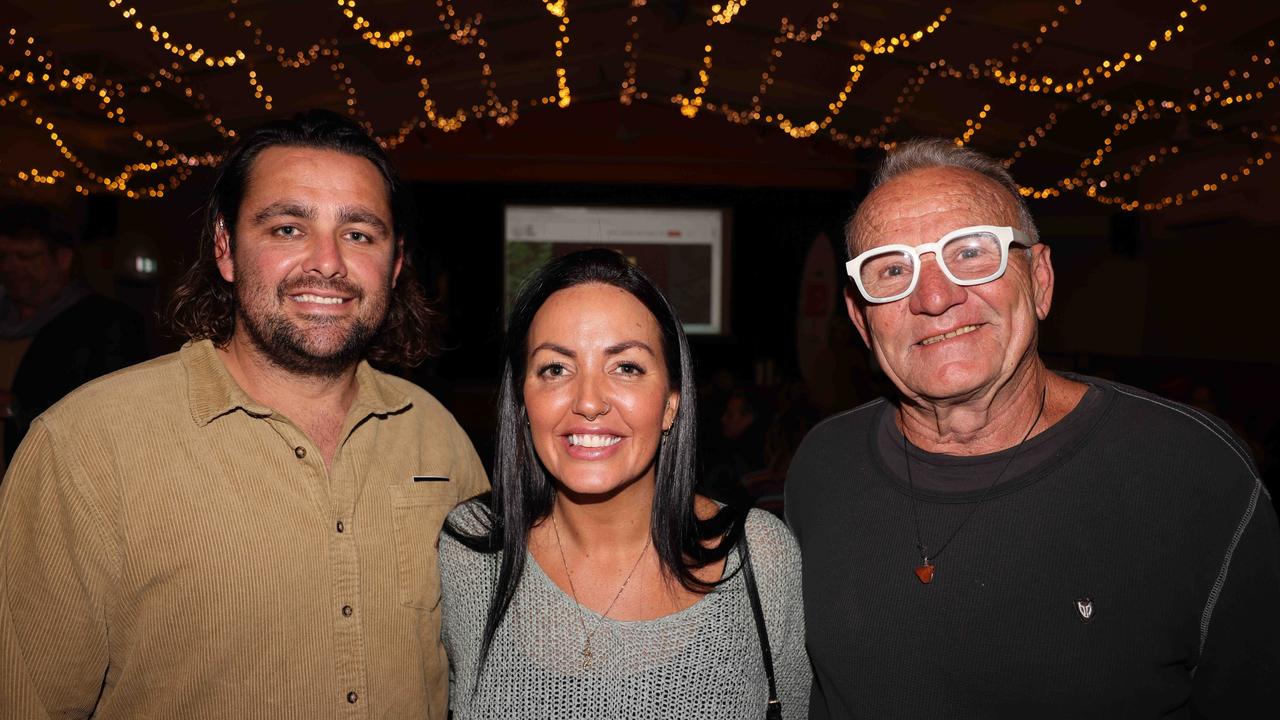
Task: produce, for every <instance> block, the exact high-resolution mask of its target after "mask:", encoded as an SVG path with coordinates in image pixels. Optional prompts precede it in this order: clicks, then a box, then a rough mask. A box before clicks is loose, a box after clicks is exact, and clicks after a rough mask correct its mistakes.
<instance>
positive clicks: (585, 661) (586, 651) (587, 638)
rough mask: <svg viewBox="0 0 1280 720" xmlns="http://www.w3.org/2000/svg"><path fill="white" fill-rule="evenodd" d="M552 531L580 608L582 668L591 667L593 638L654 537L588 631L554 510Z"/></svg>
mask: <svg viewBox="0 0 1280 720" xmlns="http://www.w3.org/2000/svg"><path fill="white" fill-rule="evenodd" d="M551 529H552V530H553V531H555V534H556V548H557V549H558V550H560V564H561V565H563V566H564V574H565V577H567V578H569V592H571V593H573V602H574V603H575V604H576V605H577V606H578V624H579V625H581V626H582V634H583V638H584V639H583V642H582V667H584V668H587V667H591V660H592V659H593V658H594V656H595V654H594V653H593V652H591V638H593V637H595V636H596V633H598V632H600V627H601V626H603V625H604V619H605V618H607V617H609V611H611V610H613V606H614V605H616V604H617V603H618V598H620V597H622V591H623V590H626V589H627V583H629V582H631V576H632V575H635V574H636V568H638V567H640V560H641V559H642V558H644V554H645V552H647V551H648V550H649V543H650V542H652V541H653V538H652V537H648V538H645V541H644V547H642V548H640V555H639V556H638V557H636V562H635V564H634V565H632V566H631V572H629V573H627V577H626V579H624V580H623V581H622V587H620V588H618V592H617V593H616V594H615V595H614V596H613V600H612V601H610V602H609V607H607V608H605V609H604V612H602V613H600V619H598V620H596V623H595V627H593V628H591V630H590V631H589V632H588V631H587V621H586V620H583V619H582V613H583V610H582V603H581V602H579V601H578V589H577V588H575V587H574V586H573V573H571V572H569V563H568V561H567V560H565V558H564V545H561V544H560V526H559V525H557V524H556V514H555V511H554V510H553V511H552V513H551Z"/></svg>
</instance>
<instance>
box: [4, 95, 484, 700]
mask: <svg viewBox="0 0 1280 720" xmlns="http://www.w3.org/2000/svg"><path fill="white" fill-rule="evenodd" d="M412 223H413V217H412V213H411V210H410V208H409V205H408V197H407V190H406V188H405V187H404V186H403V185H402V184H401V183H400V181H399V180H398V178H397V176H396V174H395V171H394V169H393V168H392V167H391V164H390V162H389V161H388V159H387V157H386V155H385V153H384V152H383V151H382V149H381V148H380V147H379V146H378V144H377V143H376V142H375V141H374V140H373V139H372V138H370V137H369V136H368V135H367V134H366V133H365V132H364V131H363V130H362V129H361V128H360V127H359V126H358V125H356V124H354V123H352V122H351V121H349V120H347V119H345V118H343V117H341V116H339V115H337V114H334V113H330V112H326V111H310V112H306V113H302V114H299V115H298V116H296V117H294V118H292V119H290V120H284V121H278V122H274V123H270V124H268V125H266V126H264V127H262V128H260V129H258V130H256V131H254V132H251V133H249V134H247V135H245V136H244V137H243V139H242V140H241V141H240V142H239V143H238V144H237V145H236V147H235V148H234V149H233V150H232V151H231V152H230V153H229V154H228V155H227V157H226V159H225V160H224V161H223V163H222V167H221V169H220V173H219V176H218V179H217V182H216V184H215V186H214V190H213V194H212V197H211V199H210V202H209V206H208V208H207V215H206V228H205V234H204V237H203V239H202V243H201V250H200V255H199V257H198V258H197V259H196V261H195V264H194V266H193V267H192V268H191V269H190V271H189V272H188V273H187V275H186V277H185V278H184V281H183V283H182V285H181V286H180V287H179V289H178V290H177V292H176V293H175V297H174V300H173V303H172V305H171V311H172V320H173V324H174V326H175V327H176V328H178V329H179V330H181V331H183V332H185V333H186V335H187V336H188V337H189V338H190V339H191V341H190V342H189V343H187V344H186V345H185V346H184V347H183V348H182V349H181V350H179V351H178V352H177V353H174V354H171V355H168V356H165V357H161V358H157V359H155V360H152V361H150V362H147V363H144V364H141V365H136V366H134V367H132V368H129V369H126V370H124V371H121V372H119V373H116V374H114V375H112V376H110V377H108V378H104V379H100V380H97V381H95V382H92V383H89V384H88V385H85V386H84V387H82V388H80V389H79V390H77V391H76V392H74V393H72V394H71V395H70V396H68V397H67V398H66V399H64V400H63V401H62V402H61V403H59V404H57V405H55V406H54V407H53V408H52V409H50V410H48V411H47V412H45V413H44V414H43V415H42V416H40V417H39V418H38V419H37V420H36V421H35V422H34V423H33V424H32V426H31V430H30V432H29V433H28V435H27V437H26V439H25V440H24V441H23V443H22V445H21V447H20V448H19V450H18V452H17V455H16V457H15V458H14V462H13V464H12V465H11V466H10V469H9V473H8V476H7V478H6V480H5V482H4V484H3V485H2V486H0V717H4V718H13V719H15V720H16V719H18V718H51V717H58V718H65V717H89V716H92V717H94V718H104V719H108V720H109V719H110V718H134V717H152V718H179V717H192V718H248V717H263V718H267V717H270V718H277V717H280V718H370V717H378V718H401V717H405V718H407V717H414V718H422V717H428V718H444V717H445V714H446V699H447V697H446V696H447V672H448V668H447V664H446V660H445V656H444V652H443V649H442V646H441V644H440V639H439V615H438V604H439V601H440V583H439V578H438V576H437V569H436V551H435V539H436V537H437V535H438V534H439V531H440V526H441V524H442V522H443V520H444V516H445V514H446V513H447V512H448V511H449V509H450V508H452V507H453V506H454V505H455V504H456V503H457V502H458V501H460V500H463V499H466V498H468V497H471V496H473V495H475V494H477V493H479V492H481V491H483V490H484V489H485V488H486V486H487V481H486V479H485V474H484V469H483V467H482V466H481V464H480V462H479V460H478V458H477V456H476V454H475V451H474V449H473V448H472V446H471V443H470V441H469V440H468V438H467V436H466V434H465V433H464V432H463V431H462V430H461V429H460V428H459V426H458V425H457V423H456V422H455V421H454V419H453V418H452V416H451V415H450V414H449V413H448V412H447V411H445V409H444V408H443V407H441V406H440V404H439V403H437V402H436V401H435V400H434V399H433V398H432V397H431V396H430V395H428V394H427V393H426V392H424V391H423V390H421V389H420V388H418V387H416V386H414V385H413V384H411V383H409V382H406V381H404V380H401V379H399V378H397V377H394V376H392V375H389V374H385V373H383V372H380V371H378V370H375V369H374V368H373V367H371V366H370V362H369V361H372V362H373V363H375V364H378V365H381V366H384V367H386V366H392V365H411V364H414V363H416V362H420V361H421V360H422V359H423V357H424V356H425V354H426V353H427V352H428V351H429V350H430V349H431V347H430V343H429V335H428V331H429V329H430V328H429V326H430V324H431V321H432V319H433V315H432V312H431V310H430V309H429V307H428V306H427V304H426V302H425V299H424V296H423V293H422V289H421V286H420V285H419V283H418V282H417V278H416V277H415V275H414V271H413V269H412V267H411V266H410V248H409V247H408V246H407V245H406V243H407V242H408V236H409V235H410V232H409V231H410V228H411V226H412Z"/></svg>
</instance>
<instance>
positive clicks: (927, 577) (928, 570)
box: [553, 385, 1049, 585]
mask: <svg viewBox="0 0 1280 720" xmlns="http://www.w3.org/2000/svg"><path fill="white" fill-rule="evenodd" d="M1048 396H1049V386H1048V385H1045V386H1044V390H1042V391H1041V393H1040V410H1039V411H1037V412H1036V419H1035V420H1032V421H1031V427H1029V428H1027V432H1026V434H1025V435H1023V436H1022V439H1021V440H1019V441H1018V444H1017V445H1016V446H1014V448H1013V453H1012V454H1011V455H1010V456H1009V460H1008V461H1007V462H1005V464H1004V467H1002V468H1000V472H999V473H997V474H996V476H995V477H994V478H992V480H991V484H990V485H987V489H986V490H983V491H982V495H980V496H979V497H978V502H976V503H974V504H973V507H972V508H970V509H969V514H968V515H965V516H964V519H963V520H961V521H960V524H959V525H957V526H956V527H955V529H954V530H952V531H951V534H950V535H948V536H947V539H946V540H945V541H943V543H942V545H941V546H939V547H938V549H937V550H935V551H933V553H932V554H930V553H929V549H928V548H927V547H925V544H924V541H923V540H922V539H921V536H920V507H919V502H918V501H917V500H916V486H915V483H914V482H912V480H911V453H909V452H908V451H907V442H908V440H907V435H906V433H903V434H902V457H903V460H905V461H906V464H907V488H908V489H909V490H910V491H911V513H912V516H913V517H914V518H915V526H916V550H917V551H918V552H919V553H920V564H919V565H918V566H916V568H915V573H916V577H917V578H918V579H919V580H920V582H922V583H924V584H925V585H928V584H929V583H931V582H933V576H934V574H935V572H936V571H937V569H938V566H936V565H934V564H933V563H932V562H930V560H937V559H938V556H939V555H941V554H942V551H943V550H946V549H947V546H948V545H950V544H951V541H952V540H953V539H955V536H956V534H957V533H959V532H960V528H962V527H964V526H965V524H966V523H968V522H969V518H972V517H973V515H974V513H976V512H978V507H979V506H981V505H982V501H983V500H986V499H987V495H988V494H989V493H990V492H991V489H992V488H994V487H995V486H996V483H998V482H1000V478H1002V477H1004V474H1005V472H1006V471H1007V470H1008V469H1009V466H1010V465H1012V464H1013V461H1014V459H1015V458H1017V457H1018V453H1019V452H1021V450H1022V446H1023V444H1025V443H1026V442H1027V438H1029V437H1031V431H1032V430H1035V429H1036V425H1037V424H1039V422H1040V416H1041V415H1043V414H1044V404H1045V400H1046V399H1047V398H1048ZM898 412H899V413H901V412H902V411H901V410H899V411H898ZM553 519H554V518H553ZM570 582H572V581H570Z"/></svg>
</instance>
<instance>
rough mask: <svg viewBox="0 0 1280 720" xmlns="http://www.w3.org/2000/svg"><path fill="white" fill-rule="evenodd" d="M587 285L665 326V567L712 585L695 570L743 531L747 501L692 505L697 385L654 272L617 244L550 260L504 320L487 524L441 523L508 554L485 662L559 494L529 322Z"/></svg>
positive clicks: (720, 555) (660, 519)
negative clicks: (536, 426) (532, 425)
mask: <svg viewBox="0 0 1280 720" xmlns="http://www.w3.org/2000/svg"><path fill="white" fill-rule="evenodd" d="M587 284H601V285H610V286H613V287H616V288H620V289H622V290H625V291H626V292H628V293H630V294H631V295H632V296H633V297H635V298H636V299H637V300H639V301H640V302H641V303H642V304H643V305H644V306H645V307H646V308H648V310H649V312H651V313H653V317H654V319H655V320H656V321H657V323H658V327H659V329H660V331H661V336H662V356H663V359H664V360H665V362H666V368H667V377H668V381H669V382H670V384H671V389H673V390H678V391H679V393H680V407H679V410H678V412H677V413H676V419H675V422H674V423H673V424H672V426H671V430H670V432H669V433H668V434H667V436H666V437H665V438H664V439H663V440H662V442H661V444H660V446H659V448H658V461H657V470H656V474H655V475H656V487H655V491H654V498H653V509H652V512H651V515H650V524H649V527H650V534H651V536H652V541H653V546H654V549H655V550H656V551H657V553H658V558H659V560H660V561H661V563H662V567H663V569H664V570H665V571H666V573H667V574H668V575H669V576H670V577H672V578H673V579H675V580H677V581H678V582H679V583H680V584H681V585H682V586H684V587H685V588H687V589H688V590H690V591H692V592H708V591H710V590H711V589H713V588H714V587H715V586H716V585H718V584H719V583H720V582H723V580H721V581H717V582H705V581H703V580H701V579H700V578H698V577H697V575H695V571H696V570H698V569H700V568H702V567H705V566H707V565H709V564H711V563H713V562H717V561H720V560H723V559H724V558H725V557H726V556H727V555H728V553H729V552H730V551H731V550H732V549H733V548H734V546H735V545H736V544H737V542H738V540H739V538H740V537H741V535H742V532H743V522H744V520H745V517H746V513H747V511H748V510H749V508H748V507H725V508H722V509H721V510H720V511H719V512H718V513H717V514H716V515H714V516H712V517H710V518H708V519H705V520H700V519H699V518H698V516H697V514H696V512H695V508H694V483H695V480H696V478H695V473H696V468H697V457H696V453H697V387H696V383H695V379H694V375H693V359H692V355H691V353H690V351H689V341H688V339H687V338H686V337H685V333H684V328H683V326H682V325H681V323H680V320H679V318H678V317H676V313H675V310H674V309H673V308H672V307H671V304H670V303H669V302H668V301H667V299H666V297H664V296H663V294H662V292H661V291H660V290H658V288H657V286H656V285H654V283H653V281H652V280H650V279H649V278H648V276H646V275H645V274H644V273H643V272H641V271H640V270H639V269H638V268H636V267H635V266H634V265H632V264H631V263H630V262H628V261H627V259H626V258H625V257H624V256H623V255H621V254H620V253H618V252H615V251H613V250H607V249H600V248H597V249H591V250H583V251H579V252H575V253H571V254H568V255H565V256H563V257H560V258H557V259H554V260H552V261H550V262H548V263H547V264H546V265H545V266H543V267H542V269H541V270H539V272H537V273H536V274H535V275H533V276H532V277H530V278H529V279H528V280H527V281H525V283H524V285H522V286H521V288H520V292H519V293H518V295H517V298H516V301H515V305H514V307H513V308H512V311H511V317H510V319H509V321H508V324H507V337H506V343H505V347H504V357H505V362H504V366H503V370H502V379H501V387H500V389H499V396H498V430H497V434H496V437H495V449H494V462H493V478H492V480H493V490H492V491H491V492H490V493H489V494H488V495H486V496H484V498H483V500H484V503H483V506H482V507H483V508H484V510H480V511H479V512H478V513H476V516H475V517H473V518H472V519H473V520H475V521H476V522H477V523H478V524H479V526H480V527H482V528H484V530H483V531H481V532H479V533H474V532H469V531H468V530H467V529H464V528H462V527H459V526H457V525H455V524H454V523H453V522H452V521H449V522H447V523H446V524H445V527H444V530H445V532H446V533H447V534H448V535H449V536H450V537H452V538H454V539H456V540H458V541H459V542H460V543H462V544H463V545H465V546H466V547H468V548H470V549H472V550H474V551H477V552H482V553H495V552H500V551H504V550H506V551H507V552H503V553H502V561H501V568H500V570H499V573H498V580H497V584H496V585H495V587H494V594H493V597H492V598H491V599H490V603H489V612H488V617H487V619H486V621H485V629H484V640H483V642H482V644H481V648H480V666H479V667H480V668H481V669H482V668H483V667H484V663H485V660H486V659H487V657H488V655H489V650H490V646H491V645H492V643H493V638H494V635H495V634H496V633H497V630H498V626H499V625H501V624H502V620H503V618H504V617H505V615H506V612H507V609H508V608H509V607H510V605H511V601H512V599H513V598H514V597H515V592H516V588H517V587H518V585H519V583H520V578H521V576H522V575H523V573H524V563H525V554H526V550H527V548H528V543H529V532H530V530H532V528H533V527H534V526H535V525H537V524H538V523H540V522H542V521H543V520H545V519H546V518H547V517H548V516H549V515H550V513H551V508H552V505H553V503H554V501H555V496H556V489H555V485H554V484H553V483H552V478H551V477H550V476H549V475H548V473H547V471H546V470H545V469H544V467H543V465H542V462H541V461H540V460H539V459H538V455H537V452H536V450H535V448H534V444H533V438H532V437H531V436H530V434H529V428H528V425H527V424H526V423H525V417H526V414H525V405H524V377H525V372H526V369H527V368H526V363H527V360H528V352H529V351H528V339H529V328H530V326H531V325H532V324H533V318H534V316H535V315H536V314H537V312H538V310H539V309H540V308H541V307H542V306H543V304H544V303H546V301H547V299H548V298H550V297H551V296H552V295H554V294H555V293H556V292H559V291H560V290H564V289H567V288H571V287H575V286H578V285H587ZM485 510H487V512H486V511H485ZM726 579H727V578H726Z"/></svg>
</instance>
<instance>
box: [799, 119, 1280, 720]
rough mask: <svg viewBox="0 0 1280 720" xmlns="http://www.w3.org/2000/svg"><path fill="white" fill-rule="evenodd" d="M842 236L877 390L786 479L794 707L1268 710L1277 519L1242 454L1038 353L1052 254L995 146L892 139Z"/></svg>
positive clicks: (1221, 434)
mask: <svg viewBox="0 0 1280 720" xmlns="http://www.w3.org/2000/svg"><path fill="white" fill-rule="evenodd" d="M847 243H848V249H849V255H850V257H851V258H852V259H851V260H850V261H849V263H848V265H847V270H848V273H849V275H850V277H851V279H852V282H851V284H850V286H849V288H848V291H847V293H846V297H847V305H848V310H849V317H850V318H851V319H852V321H853V324H854V325H855V326H856V327H857V329H858V332H859V333H861V335H862V338H863V340H864V341H866V343H867V345H868V346H869V347H870V348H871V350H872V352H873V353H874V355H875V358H876V360H877V362H878V363H879V365H880V367H881V368H882V369H883V370H884V372H885V374H886V375H887V376H888V377H889V379H890V380H891V381H892V383H893V385H894V387H895V389H896V391H897V392H896V393H895V394H894V396H893V397H891V398H881V399H879V400H875V401H873V402H871V403H868V404H866V405H863V406H862V407H859V408H856V409H854V410H851V411H849V412H847V413H844V414H842V415H838V416H836V417H834V418H831V419H829V420H827V421H826V422H825V423H823V424H821V425H819V426H818V427H817V428H815V429H814V430H813V431H812V432H811V433H810V434H809V436H808V437H807V438H806V439H805V441H804V443H803V445H802V446H801V448H800V450H799V452H798V453H797V455H796V457H795V459H794V461H793V462H792V465H791V472H790V475H789V477H788V479H787V485H786V494H787V496H786V512H787V515H788V519H789V521H790V522H791V525H792V528H793V529H794V530H795V533H796V537H797V539H798V540H799V543H800V548H801V552H802V553H803V557H804V604H805V608H804V611H805V619H806V624H807V628H806V633H807V638H808V643H807V644H808V649H809V655H810V658H811V659H812V661H813V665H814V686H813V697H812V698H811V701H810V713H811V714H810V717H812V718H859V717H865V718H876V719H877V720H879V719H882V718H944V717H945V718H1037V719H1042V718H1191V717H1220V718H1246V717H1259V716H1265V717H1270V716H1271V715H1272V714H1274V713H1275V709H1276V707H1277V705H1278V702H1280V698H1278V697H1277V693H1280V614H1277V612H1276V608H1277V607H1278V606H1280V528H1278V527H1277V521H1276V515H1275V511H1274V508H1273V507H1272V503H1271V499H1270V497H1269V496H1268V495H1267V494H1266V490H1265V489H1264V488H1263V486H1262V484H1261V482H1259V479H1258V473H1257V470H1256V468H1255V467H1254V465H1253V462H1252V460H1251V459H1250V457H1249V454H1248V451H1247V450H1246V449H1245V446H1244V444H1243V443H1242V442H1240V440H1239V439H1238V438H1236V437H1235V436H1234V435H1233V434H1232V433H1231V431H1230V430H1228V429H1227V427H1226V426H1225V425H1224V424H1223V423H1221V422H1220V421H1218V420H1217V419H1216V418H1213V417H1210V416H1208V415H1206V414H1204V413H1202V412H1200V411H1198V410H1196V409H1194V408H1190V407H1186V406H1182V405H1178V404H1176V403H1172V402H1169V401H1167V400H1164V399H1162V398H1159V397H1156V396H1154V395H1151V394H1148V393H1145V392H1142V391H1140V390H1136V389H1134V388H1130V387H1126V386H1123V385H1119V384H1116V383H1111V382H1107V381H1104V380H1099V379H1097V378H1091V377H1085V376H1079V375H1068V374H1060V373H1056V372H1053V371H1051V370H1049V369H1048V368H1047V367H1045V364H1044V362H1043V360H1042V359H1041V357H1040V354H1039V352H1038V351H1037V337H1038V327H1039V323H1040V322H1041V321H1043V320H1044V319H1045V317H1046V316H1047V315H1048V313H1049V308H1050V305H1051V302H1052V299H1053V289H1054V280H1055V278H1054V272H1053V265H1052V263H1051V262H1050V252H1049V248H1048V246H1046V245H1045V244H1044V243H1042V242H1040V241H1039V238H1038V236H1037V234H1036V228H1035V224H1034V223H1033V222H1032V219H1031V214H1030V212H1029V211H1028V210H1027V207H1026V205H1025V203H1024V202H1023V200H1022V197H1021V195H1020V194H1019V191H1018V186H1017V184H1015V183H1014V181H1013V179H1012V178H1011V177H1010V176H1009V174H1008V172H1007V171H1006V170H1005V169H1004V167H1003V166H1002V165H1001V164H1000V163H999V162H997V161H995V160H992V159H991V158H988V157H985V156H983V155H981V154H979V153H976V152H974V151H972V150H969V149H966V148H958V147H956V146H955V145H954V144H953V143H951V142H950V141H945V140H935V141H915V142H908V143H904V144H902V145H901V146H899V147H898V148H897V149H896V150H895V151H893V152H891V153H890V154H889V156H888V157H887V159H886V160H885V162H884V164H883V165H882V166H881V168H880V171H879V173H878V175H877V176H876V179H875V182H874V186H873V189H872V191H871V193H870V194H869V195H868V196H867V198H866V199H865V200H864V201H863V202H862V204H861V205H860V206H859V207H858V210H857V212H856V214H855V215H854V218H853V220H852V221H851V222H850V224H849V230H848V235H847ZM1216 279H1217V278H1215V280H1216ZM1187 281H1188V292H1195V291H1196V286H1195V278H1187ZM1210 288H1215V289H1216V285H1214V284H1212V283H1206V284H1204V286H1203V287H1201V288H1200V289H1201V290H1208V289H1210ZM1211 297H1212V298H1217V297H1218V296H1216V295H1213V296H1206V300H1205V302H1206V303H1208V302H1210V301H1211V300H1210V298H1211ZM1213 301H1214V302H1223V301H1221V300H1220V299H1218V300H1213ZM1098 321H1099V322H1106V319H1105V318H1098Z"/></svg>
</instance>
